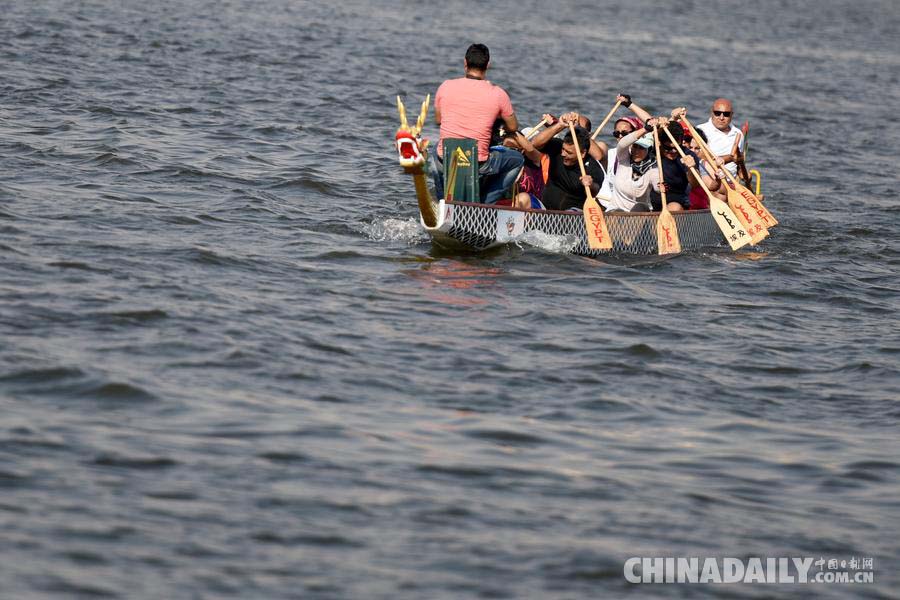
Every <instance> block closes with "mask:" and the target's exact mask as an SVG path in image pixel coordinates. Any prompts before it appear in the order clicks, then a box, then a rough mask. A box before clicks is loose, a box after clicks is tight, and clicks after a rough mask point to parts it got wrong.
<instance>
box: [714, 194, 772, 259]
mask: <svg viewBox="0 0 900 600" xmlns="http://www.w3.org/2000/svg"><path fill="white" fill-rule="evenodd" d="M738 185H739V184H734V187H732V186H731V185H729V184H727V183H726V184H725V190H726V191H727V192H728V206H729V207H730V208H731V210H733V211H734V214H735V216H737V218H738V221H740V222H741V225H742V226H743V228H744V230H745V231H746V232H747V234H748V235H749V236H750V243H751V244H758V243H760V242H761V241H763V240H764V239H766V237H768V235H769V229H768V228H767V227H766V225H765V223H764V222H763V220H762V219H761V218H760V216H759V215H758V214H757V213H756V211H755V210H753V209H752V208H750V205H749V204H747V201H746V200H744V197H743V196H742V195H741V194H740V192H738V191H737V186H738Z"/></svg>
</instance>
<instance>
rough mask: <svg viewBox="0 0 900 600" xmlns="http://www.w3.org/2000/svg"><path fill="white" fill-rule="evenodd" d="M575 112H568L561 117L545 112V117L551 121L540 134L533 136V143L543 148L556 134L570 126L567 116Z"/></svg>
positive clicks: (539, 148) (536, 146) (538, 147)
mask: <svg viewBox="0 0 900 600" xmlns="http://www.w3.org/2000/svg"><path fill="white" fill-rule="evenodd" d="M571 114H573V113H566V114H564V115H562V116H561V117H560V118H559V119H557V118H556V117H554V116H553V115H551V114H549V113H545V114H544V115H543V119H544V120H545V121H547V122H548V123H550V124H549V125H547V126H546V127H545V128H544V129H543V130H541V132H540V133H539V134H537V135H536V136H535V137H534V138H532V140H531V143H532V144H533V145H534V147H535V148H537V149H538V150H541V149H543V147H544V146H546V145H547V142H549V141H550V140H552V139H553V138H554V137H556V134H558V133H559V132H561V131H562V130H564V129H567V128H568V127H569V122H568V121H567V120H566V117H568V116H570V115H571Z"/></svg>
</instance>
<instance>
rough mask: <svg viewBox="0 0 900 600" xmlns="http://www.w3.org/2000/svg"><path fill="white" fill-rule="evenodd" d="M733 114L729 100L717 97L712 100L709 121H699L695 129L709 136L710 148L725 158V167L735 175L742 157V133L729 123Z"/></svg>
mask: <svg viewBox="0 0 900 600" xmlns="http://www.w3.org/2000/svg"><path fill="white" fill-rule="evenodd" d="M733 115H734V107H733V106H732V104H731V101H730V100H726V99H725V98H717V99H716V101H715V102H713V105H712V110H711V111H710V115H709V121H707V122H705V123H701V124H700V125H699V126H698V127H697V129H700V130H702V131H703V133H705V134H706V137H707V138H709V147H710V150H712V151H713V153H714V154H715V155H716V156H721V157H722V158H723V159H724V160H725V163H726V164H725V168H726V169H728V171H729V172H730V173H731V174H732V175H737V169H738V166H737V162H738V161H739V160H742V159H743V153H744V135H743V134H742V133H741V130H740V129H738V128H737V127H735V126H734V125H732V124H731V120H732V117H733Z"/></svg>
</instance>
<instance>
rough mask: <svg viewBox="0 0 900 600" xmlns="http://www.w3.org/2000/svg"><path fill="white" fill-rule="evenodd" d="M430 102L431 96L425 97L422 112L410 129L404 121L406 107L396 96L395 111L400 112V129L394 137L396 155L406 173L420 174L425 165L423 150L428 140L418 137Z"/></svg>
mask: <svg viewBox="0 0 900 600" xmlns="http://www.w3.org/2000/svg"><path fill="white" fill-rule="evenodd" d="M429 102H431V94H429V95H428V96H426V97H425V101H424V102H422V110H421V112H419V118H418V119H416V124H415V126H414V127H410V126H409V123H408V122H407V120H406V107H405V106H403V101H402V100H400V96H397V110H399V111H400V129H398V130H397V135H396V136H395V140H396V144H397V154H398V157H399V160H400V166H401V167H403V170H404V171H406V172H407V173H416V172H419V173H421V172H422V171H423V167H424V165H425V149H426V147H427V146H428V140H423V139H422V138H421V137H420V134H421V133H422V127H423V126H424V125H425V115H426V114H428V103H429Z"/></svg>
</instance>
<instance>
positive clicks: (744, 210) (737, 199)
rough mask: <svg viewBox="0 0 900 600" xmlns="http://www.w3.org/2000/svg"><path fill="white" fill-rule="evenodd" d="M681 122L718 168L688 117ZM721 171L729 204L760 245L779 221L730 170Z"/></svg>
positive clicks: (708, 160)
mask: <svg viewBox="0 0 900 600" xmlns="http://www.w3.org/2000/svg"><path fill="white" fill-rule="evenodd" d="M681 120H682V121H683V122H684V124H685V125H687V126H688V129H690V131H691V135H693V136H694V139H695V140H697V143H698V144H699V145H700V150H701V151H702V152H703V154H704V157H705V158H706V161H707V162H709V163H710V165H711V166H712V167H713V168H716V167H717V166H718V165H716V163H715V155H714V154H713V153H712V150H710V148H709V146H707V145H706V142H704V141H703V138H702V137H700V136H699V135H697V130H696V129H694V126H693V125H692V124H691V122H690V121H688V118H687V115H681ZM720 170H721V171H722V172H723V173H724V174H725V177H726V178H727V179H728V182H727V183H726V184H725V191H726V193H727V194H728V204H729V205H730V206H731V208H732V209H733V210H734V211H735V214H737V217H738V219H739V220H740V221H741V224H742V225H743V226H744V228H745V229H746V230H747V233H749V234H750V237H751V241H752V242H753V243H754V244H757V243H759V242H760V241H762V240H763V239H765V238H766V236H768V235H769V232H768V229H769V227H774V226H775V225H777V224H778V221H777V220H775V217H773V216H772V213H770V212H769V211H768V209H767V208H766V207H765V206H763V205H762V202H760V201H759V199H758V198H757V197H756V196H754V195H753V193H752V192H751V191H750V190H748V189H747V188H745V187H744V186H743V185H741V184H740V182H738V180H737V178H736V177H735V176H734V175H732V174H731V172H730V171H729V170H728V169H726V168H724V167H722V168H721V169H720Z"/></svg>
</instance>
